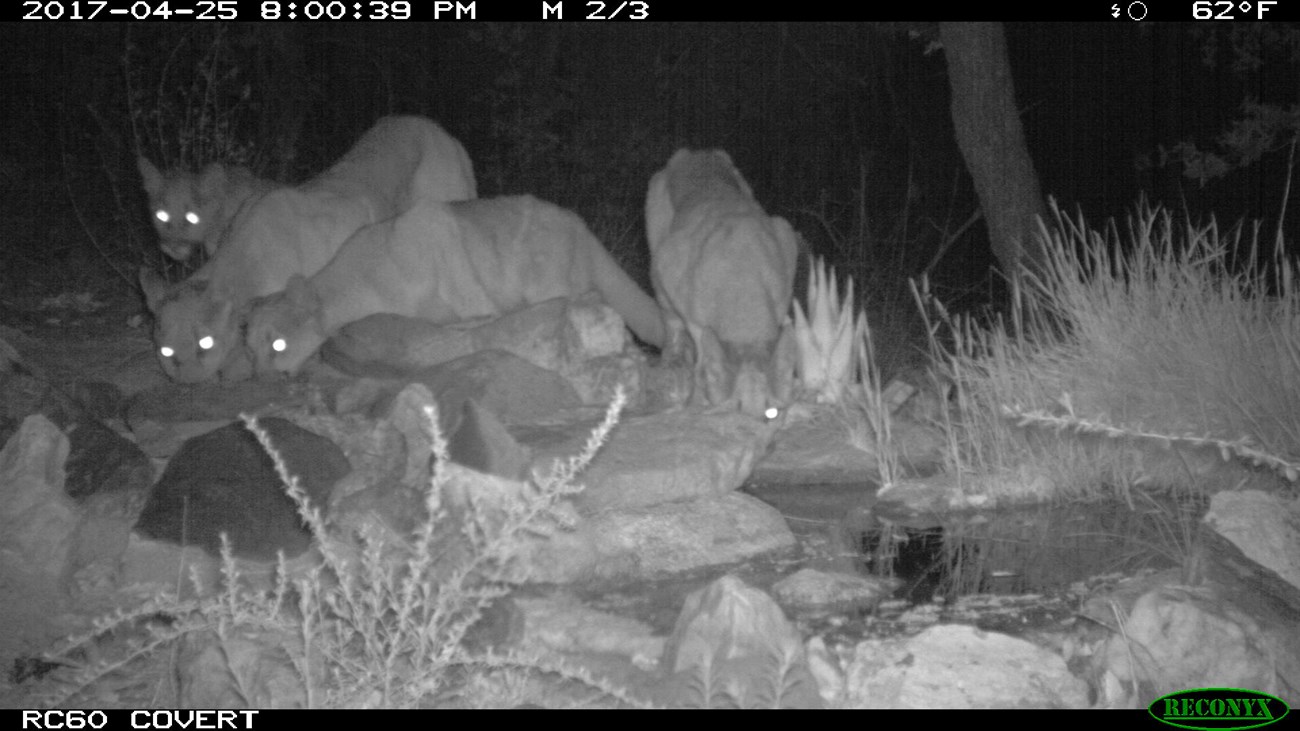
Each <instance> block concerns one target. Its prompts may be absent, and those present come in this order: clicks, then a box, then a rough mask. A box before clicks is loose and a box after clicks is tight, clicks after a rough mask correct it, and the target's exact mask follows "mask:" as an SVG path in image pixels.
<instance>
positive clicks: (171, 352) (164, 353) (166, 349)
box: [158, 345, 176, 358]
mask: <svg viewBox="0 0 1300 731" xmlns="http://www.w3.org/2000/svg"><path fill="white" fill-rule="evenodd" d="M158 352H159V353H162V357H164V358H170V357H172V356H173V355H176V351H174V350H172V349H171V348H169V347H167V346H166V345H164V346H162V347H161V348H159V349H158Z"/></svg>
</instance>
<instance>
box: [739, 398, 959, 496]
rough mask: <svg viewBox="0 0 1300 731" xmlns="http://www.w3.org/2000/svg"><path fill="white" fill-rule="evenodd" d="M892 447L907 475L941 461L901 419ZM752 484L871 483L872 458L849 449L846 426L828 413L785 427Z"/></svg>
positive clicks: (928, 437) (929, 439)
mask: <svg viewBox="0 0 1300 731" xmlns="http://www.w3.org/2000/svg"><path fill="white" fill-rule="evenodd" d="M893 444H894V446H895V448H896V449H898V450H899V452H900V455H899V456H900V459H901V464H902V466H903V467H904V468H906V469H907V470H909V471H916V470H920V471H925V470H926V469H927V467H928V466H930V465H933V464H937V463H938V462H939V459H940V457H941V454H940V452H939V447H940V443H939V441H938V440H937V438H936V437H935V436H934V435H933V434H932V433H930V432H929V431H928V430H926V429H925V428H923V427H921V426H919V425H917V424H914V423H910V422H906V421H903V420H901V419H900V420H897V421H896V422H895V423H894V425H893ZM753 479H754V480H755V481H758V482H774V483H804V484H811V483H826V484H829V483H839V482H852V483H864V482H875V481H877V479H878V475H877V469H876V457H875V455H874V454H873V453H872V452H871V451H867V450H864V449H861V448H859V447H857V446H854V445H853V443H852V442H851V441H850V439H849V429H848V426H847V425H846V424H845V423H844V422H843V421H842V420H841V419H839V418H838V417H836V416H834V415H833V414H832V413H830V412H829V411H822V412H820V413H819V414H818V415H817V416H816V418H812V419H807V420H802V421H795V422H793V423H788V424H787V425H786V426H785V427H784V428H783V429H781V431H780V432H778V433H777V435H776V437H775V438H774V439H773V445H772V449H771V450H770V451H769V452H768V453H767V455H766V456H765V457H763V459H762V460H761V461H760V462H759V463H758V464H757V465H756V466H755V468H754V474H753Z"/></svg>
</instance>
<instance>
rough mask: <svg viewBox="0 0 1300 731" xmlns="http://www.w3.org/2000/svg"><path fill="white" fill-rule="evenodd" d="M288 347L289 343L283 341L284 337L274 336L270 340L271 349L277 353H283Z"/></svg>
mask: <svg viewBox="0 0 1300 731" xmlns="http://www.w3.org/2000/svg"><path fill="white" fill-rule="evenodd" d="M288 347H289V344H288V343H286V342H284V338H276V339H275V340H272V341H271V350H274V351H275V352H277V353H283V352H284V351H285V349H286V348H288Z"/></svg>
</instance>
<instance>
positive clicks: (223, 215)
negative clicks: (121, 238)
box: [137, 157, 277, 261]
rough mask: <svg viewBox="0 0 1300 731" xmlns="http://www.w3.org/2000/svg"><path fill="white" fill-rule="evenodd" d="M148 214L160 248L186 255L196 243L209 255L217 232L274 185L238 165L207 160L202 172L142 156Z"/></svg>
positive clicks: (179, 257) (175, 256)
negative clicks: (162, 167) (161, 164)
mask: <svg viewBox="0 0 1300 731" xmlns="http://www.w3.org/2000/svg"><path fill="white" fill-rule="evenodd" d="M137 166H138V167H139V168H140V177H141V178H142V179H143V180H144V192H145V194H146V195H147V196H148V198H149V211H150V212H151V215H150V218H151V219H152V220H153V227H154V230H155V231H157V232H158V243H159V245H160V246H161V247H162V250H163V253H164V254H166V255H167V256H170V257H171V258H173V259H175V260H177V261H186V260H188V259H189V258H190V257H191V256H193V255H194V252H196V251H198V250H199V249H200V248H201V249H203V250H205V251H207V253H208V256H209V257H211V256H212V255H213V254H214V253H215V252H216V250H217V244H218V239H219V238H220V236H221V233H222V232H223V231H224V230H225V229H226V226H227V225H229V224H230V221H231V220H232V219H234V217H235V214H237V213H238V212H239V209H240V208H242V207H243V206H244V204H246V203H248V202H249V201H251V200H256V199H257V198H259V197H261V196H262V195H264V194H266V193H267V192H269V191H271V190H272V189H274V188H276V187H277V185H276V184H275V183H273V182H271V181H270V180H263V179H261V178H259V177H257V176H256V175H253V171H251V170H249V169H248V168H246V167H242V166H233V167H231V166H226V165H223V164H221V163H219V162H214V163H210V164H209V165H208V166H207V167H205V168H203V170H202V171H201V172H197V173H195V172H190V171H188V170H170V171H168V172H166V173H164V172H162V171H160V170H159V169H158V168H156V167H154V165H153V163H151V162H149V161H148V160H146V159H145V158H143V157H141V158H140V159H139V160H138V161H137Z"/></svg>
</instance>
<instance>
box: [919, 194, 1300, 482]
mask: <svg viewBox="0 0 1300 731" xmlns="http://www.w3.org/2000/svg"><path fill="white" fill-rule="evenodd" d="M1053 210H1054V211H1055V224H1056V225H1055V226H1054V227H1053V228H1051V229H1049V228H1048V227H1047V226H1046V225H1044V226H1043V227H1042V229H1041V236H1042V237H1043V239H1044V241H1045V242H1046V244H1047V248H1048V252H1049V265H1048V266H1047V268H1046V271H1045V272H1044V273H1043V274H1042V275H1041V277H1032V276H1028V275H1027V276H1025V277H1024V278H1023V279H1022V282H1021V286H1020V287H1019V288H1018V291H1017V293H1016V301H1015V303H1014V308H1013V313H1012V318H1011V322H1010V323H1008V322H1006V321H1005V320H1004V319H1001V318H999V319H997V320H996V321H994V322H992V323H990V324H987V325H980V324H977V323H976V322H975V320H973V319H972V318H969V317H967V318H951V317H947V316H946V314H944V313H942V312H941V315H942V316H943V317H944V318H945V319H946V320H947V322H948V323H949V324H950V325H951V326H952V327H951V330H952V337H953V342H954V346H953V347H952V348H951V349H949V350H948V352H946V353H943V354H942V358H941V360H942V366H941V368H942V370H943V375H944V377H945V378H947V379H949V380H950V381H951V382H952V383H954V384H955V385H956V386H957V396H958V406H957V408H958V411H959V413H960V414H961V418H960V420H957V419H955V418H953V419H950V420H949V424H948V426H949V429H948V434H949V455H948V458H949V461H950V463H951V464H950V467H951V468H952V469H954V470H955V471H957V472H958V473H959V474H962V473H971V472H980V473H985V474H1007V473H1008V472H1010V471H1013V470H1014V471H1017V472H1019V473H1020V474H1021V475H1022V476H1023V475H1024V474H1031V475H1033V476H1034V477H1032V478H1030V479H1027V480H1008V481H1007V482H1006V484H1007V485H1008V486H1009V487H1008V490H1009V492H1012V493H1015V492H1017V491H1018V490H1019V491H1021V492H1023V491H1024V490H1026V489H1028V490H1029V491H1032V492H1042V493H1044V494H1046V495H1085V496H1092V495H1096V494H1098V492H1100V491H1104V490H1107V489H1109V488H1118V489H1120V490H1122V491H1125V492H1126V491H1127V490H1128V489H1129V488H1131V487H1133V486H1136V485H1153V486H1158V487H1166V488H1176V489H1192V490H1202V491H1203V490H1210V491H1212V490H1217V489H1224V488H1233V487H1237V486H1239V485H1241V484H1243V483H1251V484H1270V485H1277V484H1280V483H1282V482H1284V481H1286V482H1291V483H1294V482H1295V480H1296V478H1297V475H1298V473H1300V291H1298V290H1297V286H1296V271H1297V268H1296V263H1295V262H1294V261H1292V260H1289V259H1287V258H1286V257H1285V256H1284V255H1283V253H1282V247H1281V245H1280V242H1279V244H1278V245H1276V246H1275V247H1274V251H1273V255H1272V256H1271V257H1261V256H1260V248H1261V247H1260V245H1259V229H1258V227H1256V228H1255V229H1254V230H1253V231H1252V233H1251V236H1250V239H1249V242H1243V240H1242V239H1243V227H1242V226H1237V227H1236V228H1234V229H1233V230H1232V231H1230V232H1220V230H1219V227H1218V225H1217V224H1216V223H1214V222H1213V221H1211V222H1210V224H1209V225H1207V226H1195V225H1192V224H1191V223H1185V224H1181V225H1179V224H1175V223H1174V221H1173V219H1172V217H1171V216H1170V215H1169V213H1168V212H1166V211H1160V210H1153V209H1151V208H1149V207H1146V206H1140V207H1139V210H1138V211H1137V213H1136V214H1135V215H1134V216H1133V217H1132V218H1131V219H1130V220H1129V224H1128V232H1127V236H1126V237H1124V238H1121V236H1120V234H1119V231H1118V230H1117V228H1116V227H1115V225H1114V224H1113V223H1112V224H1111V225H1110V226H1109V227H1108V228H1107V229H1106V230H1105V231H1104V232H1099V231H1095V230H1091V229H1089V228H1088V227H1087V225H1086V224H1085V222H1084V220H1083V218H1082V216H1079V217H1077V218H1075V219H1073V220H1072V219H1070V218H1069V217H1068V216H1066V215H1064V214H1062V213H1061V212H1060V211H1059V210H1057V209H1056V208H1055V206H1053Z"/></svg>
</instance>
